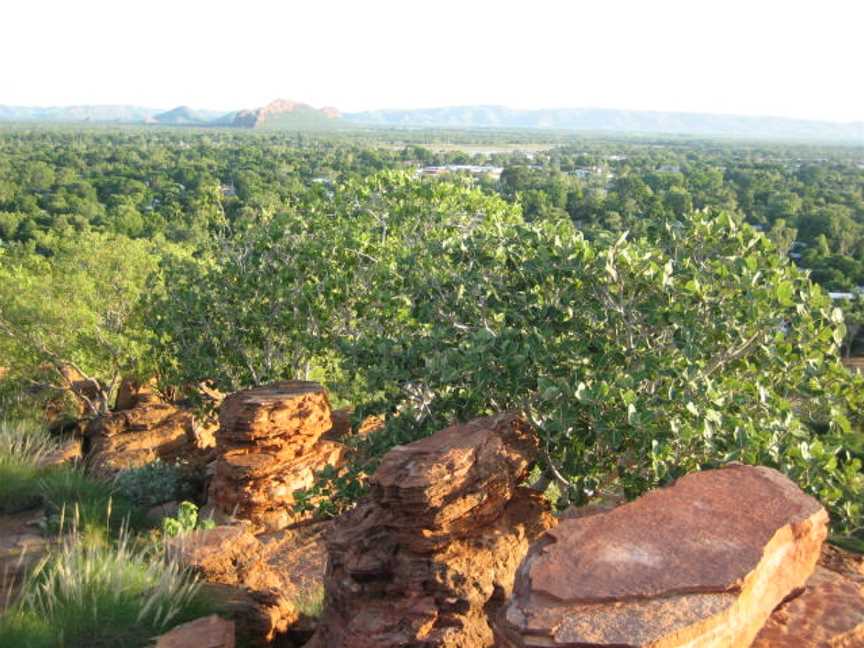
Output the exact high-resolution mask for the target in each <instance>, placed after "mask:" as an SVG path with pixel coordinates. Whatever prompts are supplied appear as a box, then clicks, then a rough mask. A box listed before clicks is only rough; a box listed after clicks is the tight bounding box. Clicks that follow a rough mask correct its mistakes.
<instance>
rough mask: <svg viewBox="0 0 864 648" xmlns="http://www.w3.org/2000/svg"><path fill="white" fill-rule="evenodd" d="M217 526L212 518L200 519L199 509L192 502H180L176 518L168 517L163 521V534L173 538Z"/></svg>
mask: <svg viewBox="0 0 864 648" xmlns="http://www.w3.org/2000/svg"><path fill="white" fill-rule="evenodd" d="M214 526H215V522H213V520H212V518H207V519H204V520H202V519H200V518H199V517H198V507H197V506H195V504H193V503H192V502H180V508H179V509H178V511H177V516H176V517H166V518H165V519H163V520H162V533H164V534H165V535H166V536H168V537H169V538H173V537H175V536H178V535H183V534H184V533H189V532H190V531H194V530H195V529H212V528H213V527H214Z"/></svg>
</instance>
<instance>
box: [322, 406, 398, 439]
mask: <svg viewBox="0 0 864 648" xmlns="http://www.w3.org/2000/svg"><path fill="white" fill-rule="evenodd" d="M353 416H354V410H353V408H351V407H343V408H342V409H338V410H333V412H332V414H331V418H332V420H333V427H332V428H330V430H329V431H328V432H327V434H326V435H325V438H326V439H329V440H331V441H342V440H344V439H349V438H352V437H354V438H358V439H365V438H366V437H368V436H369V435H370V434H372V433H373V432H376V431H378V430H380V429H381V428H382V427H383V426H384V417H383V416H367V417H366V418H364V419H363V420H362V421H361V422H360V425H359V426H358V427H357V431H356V432H355V431H354V429H353V428H352V426H351V419H352V418H353Z"/></svg>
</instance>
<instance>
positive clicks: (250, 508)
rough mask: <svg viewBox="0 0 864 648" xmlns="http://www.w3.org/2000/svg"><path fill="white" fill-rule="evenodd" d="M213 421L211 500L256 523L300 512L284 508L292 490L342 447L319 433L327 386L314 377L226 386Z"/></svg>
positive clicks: (324, 427) (325, 419) (336, 460)
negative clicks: (237, 388)
mask: <svg viewBox="0 0 864 648" xmlns="http://www.w3.org/2000/svg"><path fill="white" fill-rule="evenodd" d="M219 423H220V425H219V430H218V431H217V434H216V437H217V442H218V448H219V452H220V457H219V460H218V462H217V464H216V471H215V476H214V479H213V484H212V487H211V493H212V496H213V503H214V505H215V506H216V508H217V510H219V511H221V512H222V513H225V514H228V515H234V516H236V517H238V518H243V519H247V520H250V521H251V522H252V523H253V524H254V525H255V527H256V529H257V530H264V529H269V530H276V529H282V528H285V527H286V526H288V525H289V524H292V523H295V522H298V521H300V520H302V519H304V516H303V515H300V514H297V513H295V512H294V511H293V509H292V507H293V504H294V503H295V499H294V493H295V491H297V490H300V489H304V488H308V487H310V486H311V485H312V484H313V483H314V477H315V473H316V472H317V471H320V470H322V469H324V468H325V467H326V466H337V465H339V464H340V463H341V462H342V459H343V456H344V454H345V450H346V448H345V446H344V445H342V444H341V443H337V442H333V441H328V440H326V439H322V438H321V437H322V435H324V433H325V432H327V431H328V430H330V429H331V427H332V421H331V414H330V403H329V401H328V399H327V393H326V392H325V391H324V388H323V387H321V385H319V384H317V383H312V382H303V381H288V382H279V383H275V384H272V385H267V386H265V387H257V388H255V389H250V390H247V391H242V392H238V393H236V394H232V395H231V396H229V397H227V398H226V399H225V401H224V402H223V404H222V408H221V410H220V412H219Z"/></svg>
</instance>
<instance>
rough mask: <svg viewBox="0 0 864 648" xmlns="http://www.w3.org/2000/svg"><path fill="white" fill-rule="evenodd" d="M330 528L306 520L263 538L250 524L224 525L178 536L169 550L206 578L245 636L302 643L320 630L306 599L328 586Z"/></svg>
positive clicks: (259, 641) (207, 586)
mask: <svg viewBox="0 0 864 648" xmlns="http://www.w3.org/2000/svg"><path fill="white" fill-rule="evenodd" d="M326 528H327V524H311V525H303V526H300V527H297V528H295V529H291V530H283V531H280V532H276V533H272V534H268V535H262V536H260V538H259V537H256V536H254V535H253V534H252V533H251V532H250V531H249V529H248V528H247V527H244V526H239V525H235V526H219V527H216V528H213V529H208V530H203V531H196V532H194V533H191V534H188V535H186V536H181V537H178V538H173V539H171V540H169V541H168V543H167V551H168V552H169V555H170V556H173V557H175V558H177V559H178V560H179V561H180V563H181V564H183V565H184V566H186V567H189V568H191V569H193V570H194V571H195V572H196V573H197V574H198V575H199V576H200V577H201V578H202V580H204V581H205V590H206V592H207V593H208V594H209V595H210V596H212V597H213V599H214V600H216V601H217V602H218V603H219V604H220V606H221V608H222V609H224V610H225V614H226V615H227V616H228V617H229V618H231V619H232V620H234V621H235V622H236V624H237V635H238V637H240V639H241V640H243V641H244V642H246V643H248V644H249V645H254V646H259V645H268V644H270V643H272V642H274V641H278V643H279V645H280V646H286V647H287V646H292V645H298V646H299V645H302V644H303V643H305V641H306V640H307V639H308V638H309V636H310V635H311V632H312V630H313V629H314V623H315V619H313V618H311V617H310V616H309V614H308V612H309V611H308V610H307V608H306V602H307V599H308V597H309V595H310V594H314V593H315V592H319V591H321V589H322V587H323V585H322V581H323V577H324V560H325V556H326V553H325V550H324V542H323V537H322V536H323V533H324V531H325V529H326Z"/></svg>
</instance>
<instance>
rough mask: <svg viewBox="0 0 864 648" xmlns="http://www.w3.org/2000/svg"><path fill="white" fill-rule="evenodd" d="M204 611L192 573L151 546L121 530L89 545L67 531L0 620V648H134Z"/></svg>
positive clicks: (207, 605) (206, 608) (206, 603)
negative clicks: (115, 536)
mask: <svg viewBox="0 0 864 648" xmlns="http://www.w3.org/2000/svg"><path fill="white" fill-rule="evenodd" d="M212 612H213V609H212V605H211V604H210V602H209V601H207V600H206V599H204V598H203V597H202V596H201V592H200V586H199V584H198V582H197V581H196V579H195V577H194V576H193V575H192V574H190V573H189V572H188V571H186V570H184V569H183V568H181V566H180V565H179V563H177V562H176V561H174V560H172V559H169V558H166V557H165V556H164V554H163V553H161V552H159V551H158V550H157V549H155V548H154V547H152V546H147V545H141V544H136V543H135V542H134V541H133V537H132V536H131V535H130V533H129V531H128V530H126V529H123V530H122V531H121V532H120V535H119V537H118V539H117V541H116V542H113V543H95V544H94V543H89V542H88V541H87V538H86V537H84V536H81V535H80V534H79V533H78V532H77V531H73V532H72V533H70V534H68V535H67V536H66V537H65V538H64V540H63V542H62V543H61V545H60V546H59V547H58V548H57V549H56V550H55V551H54V552H53V553H52V554H50V555H49V556H48V557H47V558H46V559H45V560H43V561H42V562H41V563H40V564H39V565H37V567H36V568H35V569H34V570H33V571H32V572H31V574H30V575H29V576H28V578H27V580H26V582H25V583H24V587H23V595H22V597H21V599H20V600H19V601H18V603H17V604H15V605H14V606H13V607H12V608H11V609H10V610H8V611H7V613H6V614H5V615H4V616H2V617H0V645H2V646H7V645H8V646H29V647H32V648H43V647H44V648H48V647H49V646H50V647H52V648H57V647H62V648H72V647H79V646H80V647H83V646H92V647H93V648H99V647H102V646H105V647H107V646H124V648H134V647H135V646H146V645H149V644H150V642H151V641H152V639H153V637H155V636H157V635H159V634H161V633H163V632H165V631H167V630H168V629H170V628H172V627H174V626H175V625H178V624H180V623H185V622H186V621H190V620H192V619H195V618H198V617H200V616H205V615H207V614H210V613H212Z"/></svg>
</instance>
